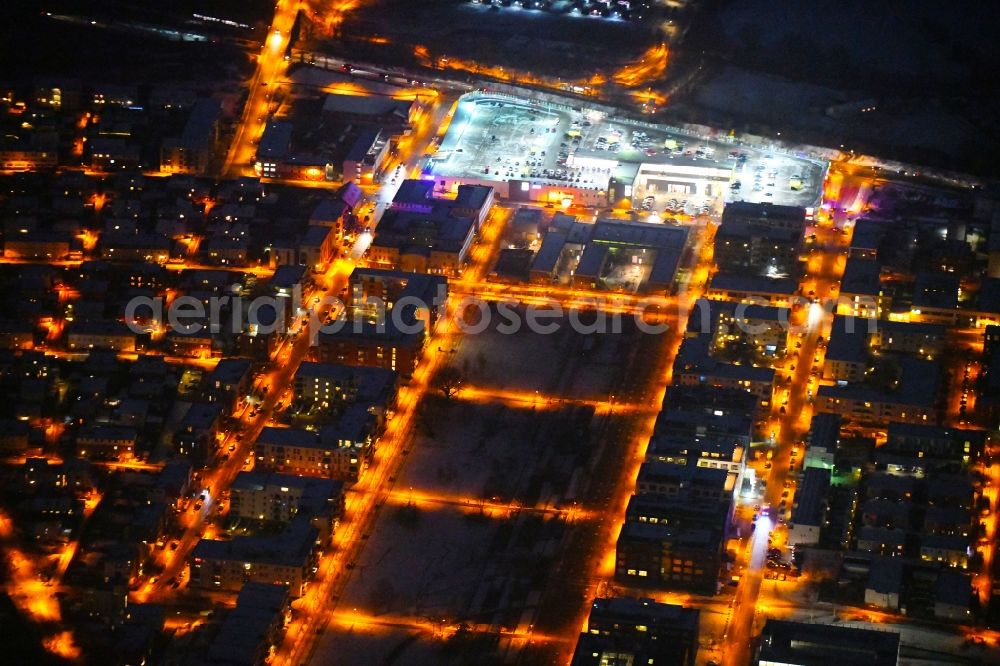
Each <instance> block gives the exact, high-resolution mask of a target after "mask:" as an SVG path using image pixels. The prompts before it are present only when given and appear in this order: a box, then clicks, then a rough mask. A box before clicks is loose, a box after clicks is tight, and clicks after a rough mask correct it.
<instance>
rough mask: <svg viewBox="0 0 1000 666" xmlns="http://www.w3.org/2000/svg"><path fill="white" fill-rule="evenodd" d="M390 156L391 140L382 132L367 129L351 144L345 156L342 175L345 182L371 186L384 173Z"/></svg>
mask: <svg viewBox="0 0 1000 666" xmlns="http://www.w3.org/2000/svg"><path fill="white" fill-rule="evenodd" d="M388 154H389V140H388V137H386V136H385V135H384V134H383V132H382V130H379V129H366V130H363V131H361V132H360V133H359V134H358V135H357V136H356V137H355V138H354V140H353V141H352V142H351V144H350V147H349V148H348V149H347V153H346V154H345V155H344V159H343V164H342V166H341V173H342V174H343V180H344V181H346V182H351V183H366V184H370V183H372V182H374V181H375V179H376V175H377V174H378V173H380V172H381V171H382V165H383V164H384V163H385V158H386V156H387V155H388Z"/></svg>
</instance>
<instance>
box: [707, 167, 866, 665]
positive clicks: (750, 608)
mask: <svg viewBox="0 0 1000 666" xmlns="http://www.w3.org/2000/svg"><path fill="white" fill-rule="evenodd" d="M831 190H832V191H831ZM827 196H828V201H829V203H831V204H832V206H833V209H837V208H839V207H840V202H841V201H842V199H843V197H844V196H848V194H847V190H846V189H845V188H842V187H841V186H840V183H839V182H837V184H836V187H834V188H831V189H828V195H827ZM842 222H843V220H842V219H839V218H838V217H837V216H834V217H833V218H826V217H825V216H823V215H820V216H819V217H818V218H817V221H816V235H817V240H818V241H820V242H819V243H818V244H817V245H818V247H817V248H816V250H815V251H814V252H813V253H812V254H811V255H810V257H809V259H808V261H807V263H806V270H805V275H804V277H803V278H802V280H801V281H800V289H801V291H802V293H805V294H809V293H815V294H816V295H817V298H819V297H820V296H827V295H829V294H831V293H833V292H835V291H836V287H837V286H838V284H839V281H840V278H841V276H842V275H843V270H844V263H845V258H844V255H843V253H842V252H841V250H843V249H845V248H846V247H848V246H849V244H850V235H849V234H843V233H840V232H839V231H837V226H838V223H842ZM829 305H831V303H830V301H829V300H828V299H824V300H823V301H819V300H817V302H815V303H813V305H812V306H810V307H808V308H804V309H802V310H801V311H798V312H796V313H794V314H793V322H792V323H794V324H797V327H796V328H797V329H798V330H799V331H801V332H799V333H797V332H794V331H793V332H790V333H789V337H788V345H789V348H790V349H791V350H792V353H790V354H789V355H788V357H787V359H786V361H785V364H784V367H779V368H778V370H779V372H778V373H777V378H778V380H779V381H781V380H782V378H788V379H787V381H788V385H787V393H786V392H785V389H783V388H782V387H781V386H780V385H779V387H777V389H776V390H775V393H774V395H775V399H774V400H773V401H772V403H773V411H772V416H771V418H770V419H769V422H768V424H767V426H766V430H767V431H769V432H768V433H766V434H768V435H770V437H771V439H772V440H773V443H774V446H775V450H774V454H773V458H772V460H771V464H772V469H771V471H770V473H769V474H768V478H767V486H766V488H765V491H764V497H763V498H762V505H764V506H768V505H770V512H769V513H770V515H768V516H764V515H762V516H761V518H760V519H759V520H758V525H757V528H756V529H755V531H754V536H753V538H752V539H751V541H750V544H749V545H748V548H749V553H748V554H747V569H746V572H745V574H744V575H743V577H742V579H741V581H740V589H739V590H738V591H737V594H736V599H735V601H734V604H733V608H732V617H731V619H730V622H729V625H728V629H727V631H726V634H725V649H724V650H723V663H724V664H725V665H726V666H744V664H747V663H749V659H750V648H751V641H752V640H753V637H754V636H755V635H756V633H757V631H758V629H759V627H758V626H757V620H758V619H765V616H764V613H762V612H759V608H758V603H757V602H758V597H759V595H760V588H761V581H762V577H763V572H764V568H765V564H766V562H765V560H766V557H765V556H766V552H767V547H768V545H769V544H772V543H773V545H774V546H777V547H780V546H782V545H783V540H784V537H785V531H784V529H779V527H780V526H781V525H782V524H783V523H784V522H785V520H787V517H788V514H789V513H790V511H791V506H792V498H793V497H794V493H795V490H796V488H795V484H796V478H797V474H796V471H797V470H798V469H799V467H800V465H801V462H802V459H801V458H800V457H798V455H799V453H800V451H799V448H798V447H797V443H798V442H799V440H801V439H802V438H803V436H804V435H805V433H806V432H807V431H808V429H809V424H810V420H811V418H812V413H813V404H812V399H813V396H814V395H815V392H816V390H817V389H818V376H819V375H820V374H821V372H822V368H823V362H824V355H825V349H826V347H825V345H824V344H821V343H820V341H821V339H824V340H825V339H826V338H827V337H828V336H829V330H830V327H831V325H832V321H833V317H832V314H831V311H832V310H833V308H832V307H829ZM786 486H787V488H786ZM786 489H787V490H788V491H789V492H788V493H787V495H786V494H785V490H786ZM782 502H785V504H787V508H786V506H785V505H784V504H782Z"/></svg>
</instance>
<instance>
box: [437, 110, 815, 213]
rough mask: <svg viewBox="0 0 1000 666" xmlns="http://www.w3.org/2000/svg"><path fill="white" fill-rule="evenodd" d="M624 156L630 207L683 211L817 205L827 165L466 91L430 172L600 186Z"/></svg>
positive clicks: (597, 114)
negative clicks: (634, 169)
mask: <svg viewBox="0 0 1000 666" xmlns="http://www.w3.org/2000/svg"><path fill="white" fill-rule="evenodd" d="M629 164H632V165H642V167H641V168H640V170H639V175H638V177H636V180H635V183H634V190H633V192H632V203H633V206H634V207H635V208H642V209H644V210H647V211H649V212H650V213H654V212H655V213H667V214H669V213H680V212H684V213H687V214H689V215H696V214H718V213H719V212H721V206H722V205H723V204H725V203H728V202H730V201H740V200H743V201H753V202H771V203H775V204H783V205H795V206H813V205H815V204H816V203H817V202H818V200H819V197H820V193H821V191H822V179H823V176H824V167H825V165H824V164H823V163H822V162H819V161H816V160H810V159H806V158H800V157H794V156H790V155H787V154H783V153H779V152H775V151H764V150H755V149H752V148H747V147H745V146H740V145H737V144H734V143H729V142H726V141H718V140H710V139H701V138H693V137H691V136H688V135H683V134H679V133H677V132H674V131H670V130H669V129H667V128H665V127H660V126H657V125H651V124H649V123H643V122H640V121H636V120H630V119H622V118H616V117H612V116H608V115H607V114H605V113H603V112H600V111H594V110H589V109H585V108H579V107H570V106H566V107H562V106H559V107H556V106H554V105H548V104H543V103H540V102H533V101H531V100H527V99H514V98H511V97H506V96H493V95H490V94H484V93H472V94H469V95H466V96H465V97H463V98H462V99H461V100H460V101H459V103H458V106H457V109H456V111H455V116H454V120H453V121H452V124H451V126H450V128H449V130H448V133H447V135H446V136H445V138H444V140H443V141H442V143H441V145H440V147H439V149H438V152H437V154H436V155H435V156H434V158H433V160H432V163H431V172H432V173H433V174H435V175H440V176H446V177H452V178H469V179H475V180H486V181H489V180H493V181H498V182H503V181H509V180H527V181H531V182H532V183H538V184H546V185H561V186H565V185H569V186H572V187H574V188H586V189H592V190H605V189H607V187H608V181H609V180H610V178H611V177H612V176H615V175H616V173H618V176H619V177H621V171H620V169H619V167H620V166H622V165H629ZM647 171H653V172H655V175H648V174H647V175H644V174H646V172H647Z"/></svg>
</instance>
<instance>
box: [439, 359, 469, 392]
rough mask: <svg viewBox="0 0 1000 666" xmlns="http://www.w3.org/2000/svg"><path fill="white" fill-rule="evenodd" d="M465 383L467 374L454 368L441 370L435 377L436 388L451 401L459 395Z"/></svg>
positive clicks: (449, 367)
mask: <svg viewBox="0 0 1000 666" xmlns="http://www.w3.org/2000/svg"><path fill="white" fill-rule="evenodd" d="M464 381H465V373H463V372H462V371H461V370H459V369H458V368H456V367H454V366H450V365H449V366H448V367H445V368H441V370H440V371H439V372H438V373H437V374H436V375H435V376H434V387H435V388H436V389H438V390H439V391H441V393H442V394H443V395H444V397H445V398H448V399H451V397H452V396H453V395H455V394H456V393H458V391H459V389H461V388H462V383H463V382H464Z"/></svg>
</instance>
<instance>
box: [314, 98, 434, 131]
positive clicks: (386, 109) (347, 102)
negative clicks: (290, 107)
mask: <svg viewBox="0 0 1000 666" xmlns="http://www.w3.org/2000/svg"><path fill="white" fill-rule="evenodd" d="M418 109H419V104H418V103H417V102H414V101H411V100H403V99H393V98H391V97H379V96H376V95H336V94H330V95H326V96H325V97H324V98H323V113H324V114H330V115H333V116H335V117H336V118H337V120H339V121H343V122H345V123H350V124H355V125H368V126H372V127H377V128H384V129H385V130H387V131H388V132H389V133H392V134H398V133H401V132H403V131H404V130H405V129H407V128H408V127H409V126H410V124H411V123H412V122H413V120H414V117H415V116H416V113H417V111H418Z"/></svg>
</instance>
